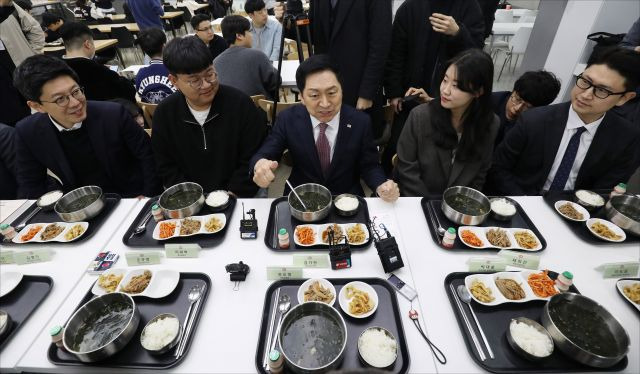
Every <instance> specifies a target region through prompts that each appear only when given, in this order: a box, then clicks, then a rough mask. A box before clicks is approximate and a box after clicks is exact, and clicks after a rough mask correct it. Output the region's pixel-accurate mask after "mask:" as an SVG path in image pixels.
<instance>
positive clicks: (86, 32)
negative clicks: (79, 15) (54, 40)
mask: <svg viewBox="0 0 640 374" xmlns="http://www.w3.org/2000/svg"><path fill="white" fill-rule="evenodd" d="M60 36H62V41H64V46H65V47H66V49H67V50H73V49H79V48H81V47H82V43H84V42H85V41H87V40H93V33H92V32H91V29H90V28H89V26H87V25H85V24H84V23H80V22H67V23H65V24H64V25H62V27H61V28H60Z"/></svg>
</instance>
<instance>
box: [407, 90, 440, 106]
mask: <svg viewBox="0 0 640 374" xmlns="http://www.w3.org/2000/svg"><path fill="white" fill-rule="evenodd" d="M410 95H418V101H419V102H421V103H428V102H429V101H431V100H433V97H431V96H429V94H428V93H427V92H426V91H425V90H424V88H415V87H409V89H408V90H407V92H406V93H405V94H404V96H410Z"/></svg>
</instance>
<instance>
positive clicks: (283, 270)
mask: <svg viewBox="0 0 640 374" xmlns="http://www.w3.org/2000/svg"><path fill="white" fill-rule="evenodd" d="M267 279H268V280H287V279H302V268H301V267H297V266H267Z"/></svg>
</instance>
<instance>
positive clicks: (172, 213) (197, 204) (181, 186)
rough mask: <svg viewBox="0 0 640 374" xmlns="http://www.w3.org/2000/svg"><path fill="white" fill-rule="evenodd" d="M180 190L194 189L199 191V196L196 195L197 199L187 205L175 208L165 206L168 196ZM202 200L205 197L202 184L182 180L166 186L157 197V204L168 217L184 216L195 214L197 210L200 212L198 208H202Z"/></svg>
mask: <svg viewBox="0 0 640 374" xmlns="http://www.w3.org/2000/svg"><path fill="white" fill-rule="evenodd" d="M180 191H195V192H199V193H200V196H199V197H198V199H196V200H195V201H193V202H192V203H190V204H189V205H186V206H183V207H179V208H175V209H169V208H167V206H166V205H167V199H168V198H169V196H171V195H173V194H174V193H176V192H180ZM204 201H205V199H204V194H203V190H202V186H200V185H199V184H198V183H194V182H183V183H178V184H176V185H173V186H171V187H169V188H167V189H166V190H165V191H164V192H163V193H162V195H160V198H159V199H158V206H159V207H160V209H162V211H163V212H164V215H165V216H167V217H168V218H185V217H191V216H193V215H195V214H198V212H200V209H202V206H203V205H204Z"/></svg>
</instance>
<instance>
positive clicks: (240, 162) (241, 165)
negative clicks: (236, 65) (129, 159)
mask: <svg viewBox="0 0 640 374" xmlns="http://www.w3.org/2000/svg"><path fill="white" fill-rule="evenodd" d="M163 60H164V64H165V65H166V67H167V69H168V70H169V80H170V81H171V83H172V84H173V85H174V86H175V87H176V88H177V89H178V91H177V92H175V93H174V94H172V95H171V96H169V97H167V98H166V99H164V100H163V101H162V102H161V103H160V104H159V105H158V107H157V109H156V111H155V113H154V116H153V136H152V138H151V140H152V144H153V150H154V153H155V156H156V163H157V165H158V171H159V173H160V176H161V177H162V183H163V184H164V186H165V187H170V186H172V185H174V184H177V183H181V182H185V181H190V182H196V183H198V184H200V185H201V186H202V188H203V189H204V191H205V192H210V191H214V190H227V191H230V192H232V193H234V194H235V195H237V196H240V197H253V196H254V195H255V194H256V192H257V191H258V188H257V186H255V185H254V184H253V183H252V182H251V180H250V178H249V173H247V170H248V168H249V159H250V158H251V156H252V155H253V154H254V153H255V151H256V150H257V149H258V147H259V146H260V144H261V143H262V140H263V139H264V137H265V135H266V130H267V127H266V124H265V123H264V120H261V116H260V113H259V112H258V109H257V108H256V106H255V105H254V104H253V101H252V100H251V98H250V97H249V96H247V95H245V94H243V93H242V92H240V91H238V90H237V89H235V88H233V87H229V86H225V85H221V84H219V82H218V73H217V72H216V70H215V68H214V67H213V65H212V63H211V60H212V59H211V52H210V51H209V48H207V46H206V45H204V44H203V43H202V41H201V40H199V39H198V38H197V37H195V36H187V37H184V38H174V39H172V40H171V41H170V42H169V43H168V44H167V45H166V46H165V48H164V52H163Z"/></svg>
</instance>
